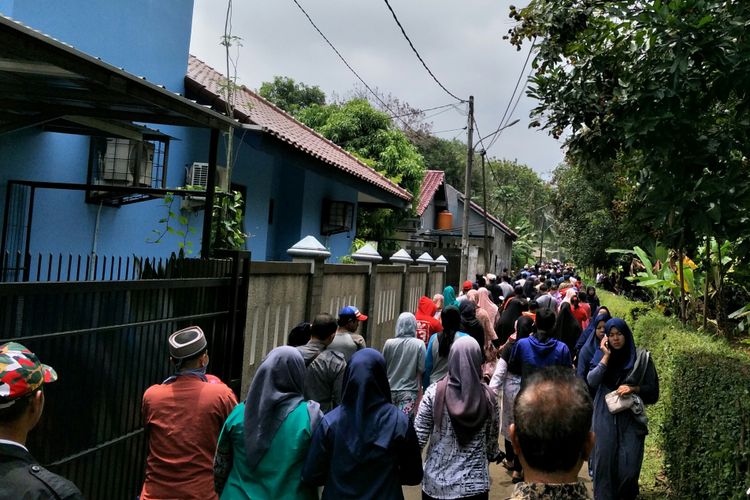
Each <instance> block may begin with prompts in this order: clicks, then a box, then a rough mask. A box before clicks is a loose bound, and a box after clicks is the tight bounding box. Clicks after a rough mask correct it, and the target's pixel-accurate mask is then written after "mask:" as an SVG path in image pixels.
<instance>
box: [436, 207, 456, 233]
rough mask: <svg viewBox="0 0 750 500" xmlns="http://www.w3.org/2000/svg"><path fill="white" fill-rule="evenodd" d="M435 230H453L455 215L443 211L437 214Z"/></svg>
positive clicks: (448, 211)
mask: <svg viewBox="0 0 750 500" xmlns="http://www.w3.org/2000/svg"><path fill="white" fill-rule="evenodd" d="M435 226H436V227H435V229H451V228H452V227H453V214H452V213H451V212H450V210H443V211H442V212H439V213H438V214H437V223H436V224H435Z"/></svg>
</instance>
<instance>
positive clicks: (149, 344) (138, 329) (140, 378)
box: [0, 255, 249, 499]
mask: <svg viewBox="0 0 750 500" xmlns="http://www.w3.org/2000/svg"><path fill="white" fill-rule="evenodd" d="M24 260H26V261H27V263H28V262H29V259H28V258H24ZM31 261H33V259H31ZM52 261H54V262H53V265H52V266H51V267H50V265H49V262H52ZM37 262H41V263H42V264H38V265H37V266H36V267H37V268H38V269H45V268H46V269H50V268H53V269H55V271H54V272H52V273H51V274H50V273H46V274H45V273H42V274H41V275H40V274H38V273H37V274H36V275H34V276H35V279H37V280H40V279H41V280H51V281H36V282H15V283H0V344H2V343H5V342H8V341H11V340H13V341H18V342H21V343H23V344H24V345H26V346H27V347H28V348H30V349H31V350H32V351H34V352H36V353H37V354H38V355H39V358H40V359H41V360H42V362H44V363H47V364H49V365H51V366H53V367H54V368H55V369H56V370H57V372H58V375H59V380H58V381H57V382H56V383H54V384H50V385H49V386H47V387H46V388H45V393H46V399H47V402H46V406H45V411H44V416H43V418H42V420H41V422H40V424H39V426H38V428H37V429H35V430H34V431H32V433H31V434H30V436H29V442H28V446H29V449H30V451H31V452H32V454H34V455H35V456H36V458H37V459H39V460H40V462H41V463H43V464H45V465H47V466H49V468H50V469H51V470H53V471H55V472H58V473H60V474H62V475H64V476H65V477H68V478H70V479H71V480H72V481H73V482H75V483H76V484H77V485H78V486H79V488H81V490H82V491H83V492H84V494H85V495H86V497H87V498H93V499H99V498H107V499H110V498H111V499H117V498H123V499H125V498H129V499H132V498H134V497H135V496H136V495H137V494H138V492H139V489H140V485H141V482H142V476H143V469H144V464H145V454H146V442H145V436H144V433H143V428H142V419H141V398H142V395H143V392H144V391H145V389H146V388H148V387H149V386H150V385H152V384H155V383H159V382H161V381H162V380H164V379H165V378H166V377H167V376H168V375H169V374H170V366H169V361H168V351H167V345H166V339H167V337H168V335H169V334H170V333H171V332H173V331H175V330H177V329H179V328H183V327H185V326H188V325H190V324H197V325H200V326H201V327H202V328H203V330H204V331H205V332H206V335H207V337H208V340H209V349H210V353H211V364H210V366H209V372H211V373H213V374H215V375H217V376H219V377H220V378H222V380H224V381H225V382H227V383H229V384H230V385H231V386H233V387H234V388H235V390H236V391H237V390H238V389H239V381H240V378H241V371H242V362H241V360H242V352H243V345H242V343H243V331H244V322H245V319H244V314H245V312H244V311H245V310H246V297H247V290H246V287H247V283H248V281H247V280H248V270H249V258H248V257H247V256H241V255H235V256H234V258H227V259H211V260H199V259H178V258H172V259H165V260H162V261H158V260H153V259H129V260H128V259H126V260H125V261H124V262H123V261H122V260H120V259H114V260H112V259H110V260H105V259H97V262H96V263H94V262H93V260H90V261H89V263H88V271H89V272H91V271H92V270H96V272H95V273H94V274H89V273H88V272H86V273H85V275H86V276H92V277H95V278H96V279H98V280H99V281H85V280H81V279H82V278H81V276H82V274H80V270H81V265H80V264H79V262H85V259H82V260H81V261H79V260H78V259H77V258H75V259H73V258H62V259H61V258H60V257H57V258H56V260H55V259H48V260H47V261H43V260H37ZM60 262H62V263H64V264H65V265H64V266H63V271H60V269H61V268H60V265H59V264H60ZM70 262H73V263H74V264H75V265H74V266H73V271H71V267H70V264H69V263H70ZM4 263H5V262H4ZM105 263H106V264H105ZM44 264H46V267H45V265H44ZM4 267H5V266H4ZM6 269H7V268H6ZM26 269H29V267H28V266H27V267H26ZM133 269H136V270H137V271H133ZM83 270H84V271H85V270H86V267H84V268H83ZM103 270H104V271H106V272H105V274H101V273H102V271H103ZM116 270H117V271H116ZM69 273H70V274H69ZM32 275H33V274H32V273H28V274H27V279H28V277H30V276H32ZM70 276H76V278H78V280H77V281H72V280H71V281H57V280H58V279H60V277H63V279H68V278H69V277H70ZM4 277H6V278H7V274H5V276H4Z"/></svg>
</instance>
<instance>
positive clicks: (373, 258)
mask: <svg viewBox="0 0 750 500" xmlns="http://www.w3.org/2000/svg"><path fill="white" fill-rule="evenodd" d="M352 259H354V260H355V261H356V262H357V263H365V264H367V265H368V266H369V270H368V278H367V287H366V288H365V298H364V301H363V302H362V303H363V305H364V306H365V311H366V312H367V315H368V316H370V320H369V321H365V323H364V324H363V325H362V328H363V332H362V333H363V335H364V337H365V339H367V342H368V345H370V344H371V342H372V339H373V337H374V335H375V310H376V309H375V308H376V307H377V300H378V299H377V293H376V292H375V290H376V287H377V281H378V263H379V262H380V261H381V260H383V257H381V256H380V254H379V253H378V251H377V250H375V248H374V247H373V246H372V245H370V244H369V243H368V244H366V245H365V246H363V247H362V248H360V249H359V250H357V251H356V252H354V253H353V254H352Z"/></svg>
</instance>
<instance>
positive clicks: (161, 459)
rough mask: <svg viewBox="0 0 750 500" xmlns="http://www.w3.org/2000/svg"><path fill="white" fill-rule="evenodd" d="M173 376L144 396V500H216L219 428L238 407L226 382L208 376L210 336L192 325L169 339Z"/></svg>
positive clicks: (149, 390)
mask: <svg viewBox="0 0 750 500" xmlns="http://www.w3.org/2000/svg"><path fill="white" fill-rule="evenodd" d="M169 354H170V358H171V360H172V363H174V365H175V374H174V375H173V376H171V377H169V378H168V379H167V380H165V381H164V382H163V383H161V384H157V385H152V386H151V387H149V388H148V389H147V390H146V393H145V394H144V395H143V409H142V412H143V421H144V427H145V429H146V433H147V436H148V448H149V453H148V458H147V459H146V478H145V480H144V483H143V489H142V490H141V497H140V498H141V500H166V499H176V498H179V499H184V500H192V499H195V500H198V499H217V498H218V497H217V495H216V493H215V492H214V474H213V459H214V453H215V452H216V441H217V440H218V438H219V433H220V432H221V427H222V425H224V421H225V420H226V418H227V416H228V415H229V414H230V413H231V412H232V409H234V407H235V406H236V405H237V398H236V397H235V396H234V393H233V392H232V391H231V389H229V387H227V386H226V385H225V384H223V383H209V381H208V379H207V378H206V367H207V366H208V349H207V342H206V336H205V335H204V334H203V330H201V329H200V327H197V326H190V327H188V328H185V329H183V330H179V331H177V332H175V333H173V334H172V335H170V336H169Z"/></svg>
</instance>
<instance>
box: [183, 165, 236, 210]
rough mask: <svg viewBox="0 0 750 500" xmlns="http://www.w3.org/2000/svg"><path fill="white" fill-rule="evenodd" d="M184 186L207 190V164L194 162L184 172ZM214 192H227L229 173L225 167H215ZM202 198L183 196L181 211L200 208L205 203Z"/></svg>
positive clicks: (204, 199)
mask: <svg viewBox="0 0 750 500" xmlns="http://www.w3.org/2000/svg"><path fill="white" fill-rule="evenodd" d="M185 184H187V185H188V186H193V187H194V188H196V189H198V190H200V191H205V190H206V189H207V188H208V163H200V162H194V163H193V164H192V165H191V166H190V167H188V168H187V169H186V172H185ZM216 190H217V191H224V192H227V191H229V172H228V171H227V169H226V167H220V166H217V167H216ZM205 201H206V198H205V197H204V196H185V197H184V198H183V200H182V204H181V206H182V208H183V209H194V208H200V207H202V206H203V204H204V203H205Z"/></svg>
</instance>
